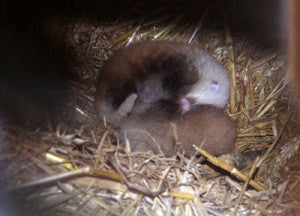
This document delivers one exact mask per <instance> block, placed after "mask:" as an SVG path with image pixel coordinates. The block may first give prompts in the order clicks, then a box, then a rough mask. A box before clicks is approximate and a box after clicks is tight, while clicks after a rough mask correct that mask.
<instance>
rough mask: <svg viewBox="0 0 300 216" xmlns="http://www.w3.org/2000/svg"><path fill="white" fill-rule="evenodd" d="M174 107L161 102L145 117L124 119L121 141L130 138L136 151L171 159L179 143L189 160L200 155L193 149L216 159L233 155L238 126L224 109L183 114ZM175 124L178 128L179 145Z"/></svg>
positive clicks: (203, 107)
mask: <svg viewBox="0 0 300 216" xmlns="http://www.w3.org/2000/svg"><path fill="white" fill-rule="evenodd" d="M129 100H133V98H131V99H129ZM174 107H175V105H174V104H172V102H169V101H160V102H158V103H156V104H154V105H153V106H152V107H151V108H150V109H148V110H147V111H146V112H144V113H132V114H130V115H129V116H126V117H124V118H122V119H121V121H120V122H119V125H118V126H119V129H118V130H117V133H116V134H117V137H118V138H119V140H120V141H121V143H123V144H124V143H125V142H124V141H125V138H127V139H128V140H129V142H130V146H131V150H132V151H143V152H146V151H152V152H154V153H163V154H164V155H165V156H167V157H169V156H172V155H173V154H174V151H175V149H176V148H175V145H176V142H178V143H179V149H178V150H179V152H181V153H184V154H185V155H186V156H189V157H190V156H193V155H194V154H196V150H195V148H194V147H193V145H197V146H201V147H202V148H203V149H204V150H206V151H208V152H210V153H211V154H213V155H221V154H227V153H231V152H232V151H233V147H234V143H235V139H236V134H237V127H236V123H235V122H234V121H233V120H231V119H230V118H229V116H227V115H226V114H225V112H224V111H223V110H222V109H219V108H216V107H213V106H207V105H201V106H198V107H196V108H195V109H192V110H191V111H189V112H186V113H184V114H179V113H176V110H174ZM171 123H174V124H175V125H176V136H177V137H178V138H177V139H178V140H177V141H176V139H175V137H176V136H175V132H174V129H173V128H172V126H171Z"/></svg>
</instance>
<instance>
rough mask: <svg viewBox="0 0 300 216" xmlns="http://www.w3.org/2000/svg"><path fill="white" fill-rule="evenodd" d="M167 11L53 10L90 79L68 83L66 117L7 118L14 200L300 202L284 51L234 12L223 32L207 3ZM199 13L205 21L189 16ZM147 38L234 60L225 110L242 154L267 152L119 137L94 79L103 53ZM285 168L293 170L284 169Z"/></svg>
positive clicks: (143, 211)
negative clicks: (188, 147)
mask: <svg viewBox="0 0 300 216" xmlns="http://www.w3.org/2000/svg"><path fill="white" fill-rule="evenodd" d="M166 11H167V9H164V8H161V9H159V10H155V11H151V13H150V12H149V13H145V14H146V15H144V16H140V17H141V18H139V19H136V18H135V19H130V18H127V19H122V17H121V18H119V19H114V20H108V21H101V22H95V21H93V22H92V21H87V20H85V19H83V18H80V17H79V18H76V19H63V18H62V17H59V16H57V17H55V18H51V19H50V20H49V23H48V24H49V25H47V34H48V36H49V37H50V38H56V39H59V40H57V41H60V43H61V44H60V45H62V46H64V47H66V48H67V50H68V52H69V53H70V54H71V55H72V57H73V61H72V62H71V61H69V65H68V66H69V68H71V70H72V71H73V73H74V74H77V75H78V76H80V78H81V79H80V82H76V81H70V82H69V83H68V85H69V86H70V87H71V88H72V89H73V92H74V94H73V95H74V97H73V100H72V101H71V103H68V104H66V107H65V108H64V109H63V110H62V112H61V118H62V121H61V123H60V124H59V125H58V126H53V125H51V123H47V124H45V125H46V126H47V129H46V130H42V129H36V130H31V131H28V130H24V129H22V128H20V127H18V126H16V125H14V126H12V125H5V124H2V133H3V136H2V139H3V142H5V143H6V145H3V146H2V150H1V151H2V153H1V155H0V162H1V163H0V164H1V167H2V169H1V170H2V174H1V179H0V180H1V182H2V183H1V184H2V185H8V186H9V189H8V190H7V189H6V190H5V191H8V192H9V194H11V195H12V196H11V202H12V204H13V205H21V206H22V209H26V211H27V212H29V213H28V214H29V215H171V214H174V215H228V214H232V213H234V212H235V213H238V214H239V215H243V214H245V215H273V214H283V213H291V214H293V213H295V212H296V211H297V210H298V211H299V205H298V206H297V203H298V204H299V197H296V195H297V190H299V189H297V187H299V178H300V177H299V172H298V173H297V172H293V170H291V167H292V168H293V167H294V165H295V162H294V163H293V161H291V160H290V159H291V158H292V159H293V158H296V157H297V155H298V154H299V153H298V152H299V151H298V149H299V143H300V137H297V127H296V116H295V112H294V108H293V104H292V101H293V100H292V96H291V94H290V92H289V89H288V88H287V86H288V83H289V78H288V76H287V75H286V73H285V71H286V63H287V59H286V57H285V55H284V54H281V53H280V52H278V51H274V50H266V49H261V48H258V47H257V46H256V45H254V44H253V43H251V40H248V38H247V37H241V36H240V35H235V34H233V33H232V32H231V27H230V23H229V22H225V25H223V30H221V31H220V30H216V29H212V28H209V26H205V20H206V15H207V13H208V9H207V10H204V11H203V12H202V13H201V14H199V13H198V12H197V10H194V11H190V13H186V11H184V10H182V9H181V8H178V9H176V10H175V12H173V13H172V14H171V13H167V12H166ZM142 12H143V11H135V13H142ZM187 14H188V15H187ZM124 16H126V15H124ZM129 17H130V16H129ZM191 17H193V20H195V17H196V18H197V20H198V21H197V22H196V23H191V22H189V20H191ZM122 20H126V21H122ZM139 40H172V41H184V42H186V43H192V44H200V45H201V46H202V47H203V48H204V49H206V50H207V51H208V52H210V53H212V54H213V55H214V56H215V57H216V58H217V59H218V60H219V61H220V62H221V63H222V64H223V65H224V66H225V67H226V68H227V69H228V72H229V75H230V79H231V97H230V102H229V104H228V107H227V112H228V114H229V115H230V116H231V117H232V118H234V119H236V120H238V139H237V141H236V144H235V146H236V148H235V157H236V158H238V159H237V161H244V160H246V159H244V155H243V154H241V153H244V152H259V153H258V154H256V153H254V156H253V157H252V159H251V160H250V162H248V163H246V165H244V167H245V166H246V167H245V168H244V169H243V170H239V171H238V169H237V168H235V167H233V166H232V165H230V164H228V158H226V157H224V158H215V157H213V156H212V155H210V154H209V153H207V152H205V151H203V150H201V149H197V151H198V155H197V157H194V158H192V159H187V158H185V157H184V156H182V155H180V154H179V153H178V154H177V155H176V156H174V157H172V158H166V157H164V156H163V155H154V154H153V153H151V152H130V150H129V149H128V148H127V149H122V148H120V147H119V146H118V145H115V143H116V139H115V137H114V131H113V130H112V129H111V128H109V127H108V126H104V125H103V126H101V127H100V126H99V124H98V125H97V124H96V123H94V119H95V111H94V93H95V83H96V80H97V76H98V75H99V74H100V76H101V66H102V63H103V62H105V61H106V60H107V59H108V58H109V56H111V55H112V54H113V53H114V51H115V50H116V49H118V48H119V47H122V46H126V45H128V44H130V43H133V42H135V41H139ZM60 45H59V46H60ZM71 55H70V56H71ZM74 56H75V58H74ZM74 59H75V60H76V61H74ZM127 146H129V147H130V142H129V143H128V145H127ZM195 151H196V150H195ZM250 154H252V153H249V155H250ZM245 155H246V153H245ZM240 158H242V159H240ZM289 161H290V162H289ZM288 164H290V165H289V166H288ZM283 171H285V173H287V174H286V175H282V172H283ZM298 192H299V191H298ZM15 195H17V196H15ZM297 198H298V201H296V199H297ZM17 203H18V204H17Z"/></svg>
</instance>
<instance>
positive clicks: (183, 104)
mask: <svg viewBox="0 0 300 216" xmlns="http://www.w3.org/2000/svg"><path fill="white" fill-rule="evenodd" d="M193 104H195V100H194V99H193V98H187V97H183V98H181V99H180V100H179V107H180V109H182V110H183V111H184V112H186V111H189V110H190V109H191V107H192V105H193Z"/></svg>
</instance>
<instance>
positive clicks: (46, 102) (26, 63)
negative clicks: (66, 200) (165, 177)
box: [0, 0, 284, 123]
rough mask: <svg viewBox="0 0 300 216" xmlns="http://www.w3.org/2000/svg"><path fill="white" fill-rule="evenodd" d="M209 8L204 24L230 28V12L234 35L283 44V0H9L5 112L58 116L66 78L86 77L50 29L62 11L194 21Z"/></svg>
mask: <svg viewBox="0 0 300 216" xmlns="http://www.w3.org/2000/svg"><path fill="white" fill-rule="evenodd" d="M208 8H209V12H208V14H207V17H206V18H205V24H204V26H203V28H205V27H209V28H218V29H224V16H225V14H227V16H228V18H229V23H230V24H231V26H232V32H233V34H245V35H246V36H251V37H253V41H254V42H255V43H258V44H260V45H263V46H271V47H274V46H277V47H278V46H281V45H282V44H283V42H284V36H283V34H282V31H283V29H284V26H283V24H282V20H283V17H284V14H283V12H281V11H283V10H284V9H283V5H282V3H280V1H279V0H276V1H266V0H263V1H251V2H250V1H243V2H241V1H230V0H227V1H226V0H224V1H194V0H191V1H180V0H177V1H158V0H151V1H95V0H92V1H78V0H76V1H57V0H56V1H49V0H46V1H37V0H28V1H26V0H23V1H8V0H3V1H2V10H1V12H0V13H1V23H0V26H1V29H2V33H1V35H0V50H1V51H0V64H1V77H0V80H1V81H0V82H1V83H0V89H1V94H0V95H1V102H0V103H1V108H0V111H1V112H2V115H3V116H5V117H7V118H8V119H14V120H18V121H19V122H22V123H24V122H26V121H27V120H30V121H32V122H35V123H40V122H43V121H44V120H45V118H46V117H47V116H48V117H49V118H51V119H52V120H55V118H56V117H57V112H58V110H59V108H61V106H62V105H63V104H66V101H67V100H68V99H69V96H70V94H69V92H68V90H69V89H68V87H67V85H66V84H65V83H66V80H68V79H71V80H72V79H73V80H80V77H78V76H76V75H75V74H72V73H71V70H69V68H68V64H67V62H66V58H65V57H66V56H67V57H68V61H72V56H69V55H70V54H69V53H68V52H67V50H66V49H65V47H63V46H61V45H60V41H59V37H58V38H52V37H51V35H48V34H47V25H48V23H49V20H51V19H52V17H56V16H59V17H61V18H63V19H64V21H66V22H68V20H71V19H75V18H78V17H83V18H84V19H86V20H87V22H93V23H101V22H103V21H107V20H126V19H132V18H137V20H141V19H143V18H145V17H147V16H149V15H150V14H151V13H152V12H153V11H155V10H163V11H164V13H166V15H169V14H172V15H173V16H174V20H176V19H175V18H176V11H177V10H184V11H186V14H188V16H187V19H188V21H189V22H195V23H197V22H198V21H199V19H200V18H201V16H202V14H203V13H204V12H205V11H206V10H207V9H208ZM175 22H176V21H175ZM182 22H183V23H182V26H183V28H184V21H182ZM57 25H58V26H57V28H58V29H61V28H63V27H61V26H59V23H58V24H57ZM60 27H61V28H60ZM45 29H46V30H45ZM61 32H62V33H63V31H61ZM258 39H259V40H258ZM55 40H58V41H55ZM70 59H71V60H70Z"/></svg>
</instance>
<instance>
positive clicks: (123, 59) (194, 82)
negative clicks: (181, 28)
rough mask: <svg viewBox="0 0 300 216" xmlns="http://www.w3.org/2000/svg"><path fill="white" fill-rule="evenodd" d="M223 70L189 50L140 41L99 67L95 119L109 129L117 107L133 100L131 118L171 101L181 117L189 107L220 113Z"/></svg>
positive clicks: (225, 88) (225, 83) (224, 94)
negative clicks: (198, 107)
mask: <svg viewBox="0 0 300 216" xmlns="http://www.w3.org/2000/svg"><path fill="white" fill-rule="evenodd" d="M229 86H230V82H229V79H228V75H227V72H226V70H225V69H224V68H223V67H222V66H221V64H220V63H219V62H218V61H217V60H216V59H215V58H214V57H212V56H211V55H210V54H208V53H207V52H205V51H204V50H202V49H201V48H200V47H198V46H195V45H188V44H184V43H177V42H168V41H156V42H154V41H146V42H139V43H135V44H132V45H130V46H128V47H125V48H121V49H120V50H118V51H117V52H116V53H115V55H114V56H113V57H112V58H111V59H110V60H109V61H108V62H107V63H106V64H105V65H104V66H103V70H102V73H101V74H100V77H99V82H98V85H97V93H96V108H97V112H98V116H99V118H100V119H101V120H102V119H103V118H104V117H105V118H106V121H107V122H109V123H112V124H115V123H116V122H118V120H119V119H120V118H121V116H122V114H120V113H118V112H117V110H119V109H118V108H119V106H120V105H121V104H122V103H123V102H124V101H125V99H126V98H127V97H128V96H129V95H132V94H136V95H137V99H136V101H135V105H134V106H133V104H132V106H133V108H132V110H131V112H132V113H142V112H144V111H146V110H147V109H148V108H150V107H151V106H152V105H153V104H155V103H157V102H159V101H160V100H163V101H172V102H173V104H174V105H175V107H176V108H178V110H179V111H180V112H181V113H184V112H186V111H189V110H191V108H193V107H195V105H200V104H202V105H203V104H206V105H212V106H215V107H218V108H223V107H224V106H225V105H226V103H227V101H228V97H229Z"/></svg>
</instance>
